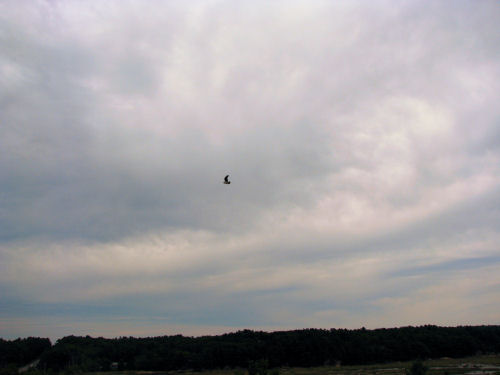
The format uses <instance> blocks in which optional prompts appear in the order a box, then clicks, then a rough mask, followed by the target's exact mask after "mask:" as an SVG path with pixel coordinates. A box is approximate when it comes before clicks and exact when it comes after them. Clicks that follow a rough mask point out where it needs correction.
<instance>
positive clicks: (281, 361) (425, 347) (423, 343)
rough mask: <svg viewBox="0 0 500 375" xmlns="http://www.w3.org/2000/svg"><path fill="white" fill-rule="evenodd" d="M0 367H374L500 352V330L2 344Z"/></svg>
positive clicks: (297, 333) (344, 331) (254, 333)
mask: <svg viewBox="0 0 500 375" xmlns="http://www.w3.org/2000/svg"><path fill="white" fill-rule="evenodd" d="M0 345H1V346H0V352H1V353H2V356H1V361H2V362H1V364H2V366H6V365H8V364H9V363H15V364H18V365H21V364H25V363H27V362H29V361H31V360H33V359H35V358H37V357H39V358H40V361H39V363H38V367H39V368H40V369H44V370H52V371H61V370H65V369H78V370H81V371H103V370H111V369H118V370H157V371H158V370H162V371H168V370H180V369H195V370H201V369H215V368H224V367H231V368H237V367H241V368H246V367H248V365H249V363H252V362H255V361H260V360H264V361H266V363H267V364H268V366H269V367H280V366H298V367H309V366H321V365H325V364H332V365H333V364H336V363H341V364H346V365H348V364H349V365H354V364H370V363H383V362H392V361H407V360H414V359H419V358H420V359H427V358H439V357H455V358H459V357H464V356H468V355H475V354H478V353H498V352H500V326H464V327H462V326H461V327H438V326H431V325H427V326H421V327H402V328H390V329H374V330H368V329H364V328H362V329H355V330H348V329H329V330H327V329H302V330H294V331H278V332H261V331H251V330H243V331H238V332H234V333H228V334H224V335H219V336H203V337H186V336H181V335H176V336H160V337H148V338H134V337H120V338H115V339H107V338H102V337H100V338H92V337H90V336H86V337H77V336H67V337H64V338H62V339H60V340H58V341H57V342H56V343H55V344H54V345H53V346H50V341H49V339H35V338H29V339H18V340H14V341H5V340H1V341H0Z"/></svg>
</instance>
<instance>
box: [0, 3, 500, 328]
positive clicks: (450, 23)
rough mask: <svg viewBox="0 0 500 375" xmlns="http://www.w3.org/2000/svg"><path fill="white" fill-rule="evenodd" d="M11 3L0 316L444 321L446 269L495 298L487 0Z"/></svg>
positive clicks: (1, 163) (1, 100) (3, 119)
mask: <svg viewBox="0 0 500 375" xmlns="http://www.w3.org/2000/svg"><path fill="white" fill-rule="evenodd" d="M0 14H2V15H1V16H0V17H1V22H0V25H1V26H0V56H1V57H0V87H1V91H0V124H1V126H0V153H1V157H0V260H1V261H2V262H1V266H0V269H1V271H2V272H1V276H0V284H1V285H2V286H3V288H2V289H3V290H4V291H3V292H2V293H3V296H2V297H3V298H5V300H6V301H9V303H8V305H9V306H8V307H6V308H5V309H4V310H2V311H1V314H2V315H1V316H3V317H5V319H13V318H12V316H13V315H23V316H26V317H28V318H29V319H31V320H30V321H31V322H36V321H37V317H42V316H46V315H47V314H50V313H51V311H54V310H59V311H64V312H65V313H64V314H62V315H65V314H66V315H65V316H67V317H68V319H69V320H71V317H72V316H73V317H74V319H76V320H77V319H80V318H81V317H79V316H78V314H77V312H76V311H77V310H79V309H81V310H83V311H88V312H89V313H91V315H92V316H94V317H95V320H94V322H95V323H96V324H97V322H103V321H104V320H106V319H107V318H106V317H109V316H110V315H114V314H117V313H118V311H128V314H129V315H128V317H127V316H124V317H123V319H125V320H127V319H128V321H129V322H130V320H132V321H133V320H134V319H133V318H132V316H140V319H138V320H137V321H136V323H137V327H138V328H137V329H138V332H139V331H140V330H141V329H142V328H144V327H143V326H142V324H143V323H144V321H145V320H147V324H146V323H144V324H146V325H147V329H154V328H153V327H154V326H155V324H156V323H154V322H153V318H152V317H153V316H155V317H161V319H166V320H162V322H165V321H166V322H168V324H170V325H171V326H172V327H184V329H187V328H186V327H187V326H188V325H192V326H198V327H199V331H200V332H202V331H203V332H206V330H207V329H210V327H217V330H218V329H220V328H221V327H243V326H253V327H276V326H280V327H296V326H307V325H308V324H309V323H310V324H312V325H317V326H325V325H332V326H335V325H337V326H339V325H344V326H356V325H359V326H362V325H365V326H369V324H372V325H373V326H378V325H384V324H385V325H387V324H391V325H396V324H399V323H401V324H406V323H407V324H412V322H413V323H418V322H419V319H424V318H426V319H428V320H429V322H437V323H439V322H443V323H446V319H445V317H444V316H443V315H441V314H440V313H438V312H437V311H434V310H433V309H432V308H429V309H426V308H425V306H426V304H428V305H429V306H434V305H433V303H434V302H433V301H434V296H435V295H436V293H438V291H439V292H440V291H443V290H448V289H447V288H450V285H451V284H450V281H449V280H453V281H454V282H458V283H462V284H461V285H462V286H463V287H464V292H463V293H462V294H454V295H453V296H452V297H453V298H451V297H450V300H447V302H446V303H448V304H449V306H454V305H456V304H463V305H464V306H469V295H470V293H472V291H474V293H477V294H481V295H483V296H484V298H490V300H493V301H494V302H493V304H495V306H496V305H497V304H498V302H499V301H500V300H499V298H498V294H497V293H495V292H494V290H493V289H491V288H492V285H498V282H500V281H499V280H498V279H497V277H496V276H493V273H490V275H488V273H487V272H486V273H485V272H484V269H483V268H484V267H482V266H483V265H484V266H486V264H485V263H484V262H486V261H488V260H495V259H498V248H497V245H496V243H498V242H497V240H498V225H497V224H496V223H498V222H500V221H499V220H498V209H497V208H496V207H498V197H499V196H498V191H499V190H498V189H499V186H500V180H499V176H500V173H499V165H500V163H499V160H500V150H499V148H498V146H499V144H500V143H499V142H498V141H499V137H498V124H497V122H498V117H499V110H498V109H497V107H498V106H497V103H498V99H499V94H498V93H499V92H500V90H499V89H500V87H499V86H500V80H499V77H500V69H499V65H498V58H499V52H500V51H499V48H498V47H497V46H498V45H500V33H499V32H498V31H497V29H498V27H497V24H498V19H499V17H500V7H499V6H498V5H497V4H496V3H495V2H488V1H484V2H479V3H478V2H474V3H472V2H459V3H457V2H454V3H453V6H450V4H449V3H448V2H442V3H436V4H424V3H421V2H418V1H415V2H405V3H394V2H384V1H380V2H377V3H376V4H373V5H372V4H367V3H365V2H350V3H347V4H341V3H338V4H328V3H321V2H313V3H307V4H306V3H305V2H302V1H295V2H291V3H290V2H287V3H286V4H285V3H284V2H275V3H272V4H268V3H265V2H261V3H234V2H224V1H220V2H218V1H216V2H210V1H199V2H193V3H190V4H188V5H186V4H182V3H180V2H179V3H175V2H170V3H162V2H151V3H148V4H141V3H138V2H129V3H127V4H123V3H121V2H106V3H97V2H89V3H86V4H80V3H78V2H73V1H64V2H63V1H61V2H44V1H40V2H36V3H28V2H16V4H15V5H14V4H13V3H12V4H11V3H9V2H5V3H3V4H2V5H0ZM228 173H229V174H231V179H232V184H231V185H229V186H224V185H223V184H222V178H223V176H224V175H225V174H228ZM490 263H491V262H490ZM478 265H479V266H481V267H478ZM497 266H498V265H497V264H496V262H493V263H491V264H490V266H489V267H486V269H488V270H491V269H495V268H498V267H497ZM439 270H443V272H444V271H446V272H447V273H449V274H450V279H446V280H443V279H440V278H436V277H434V276H435V274H436V273H438V272H439ZM462 271H463V272H462ZM464 273H465V274H467V275H478V274H481V278H478V280H481V282H483V284H482V286H481V284H480V282H479V281H477V282H476V281H472V276H471V278H470V279H467V280H465V281H464V280H462V279H460V280H459V276H460V275H462V274H464ZM405 274H406V275H408V277H407V278H404V277H395V275H401V276H404V275H405ZM419 275H423V276H425V277H427V278H425V277H424V278H422V279H421V278H419V277H417V276H419ZM395 279H398V280H397V281H395ZM402 279H405V281H402ZM332 285H335V287H333V288H332ZM366 285H369V286H368V287H367V286H366ZM468 288H470V289H468ZM158 296H161V299H162V300H164V301H165V303H164V304H162V303H159V302H158V300H159V298H158ZM405 298H406V299H405ZM482 298H483V297H482ZM139 300H140V304H141V306H145V307H144V309H143V310H142V312H139V311H135V310H134V308H133V305H134V304H135V303H136V302H137V303H138V302H139ZM103 301H109V304H105V303H103ZM175 301H176V302H175ZM196 301H198V302H196ZM241 301H245V303H242V302H241ZM384 303H386V304H387V308H385V307H384ZM443 303H444V302H443ZM174 305H175V306H176V307H175V308H174V307H172V306H174ZM257 306H268V307H267V309H266V310H264V311H261V310H260V308H257ZM435 306H436V309H437V307H438V306H439V307H442V305H440V303H437V302H436V305H435ZM391 307H392V308H393V309H394V310H393V311H394V313H392V314H388V311H389V309H390V308H391ZM410 307H413V308H414V310H415V311H416V312H418V311H421V312H423V314H422V318H419V317H418V315H417V314H416V313H413V312H412V310H411V309H410ZM463 311H468V310H467V308H464V310H463ZM424 312H425V313H424ZM141 314H142V315H141ZM464 314H465V315H463V316H457V317H456V319H455V320H450V321H449V323H450V324H452V323H453V322H458V323H460V322H469V321H470V317H471V316H469V315H467V314H466V313H464ZM125 315H126V314H125ZM476 316H477V319H479V320H477V323H483V322H493V321H495V319H497V318H498V317H497V316H494V315H488V314H487V313H486V312H485V313H484V314H479V315H476ZM167 317H171V318H167ZM39 319H40V320H39V321H42V320H43V319H42V318H39ZM61 319H62V320H63V317H62V316H61ZM141 319H142V320H141ZM148 319H149V320H148ZM391 319H392V320H391ZM43 321H46V322H47V323H46V324H47V325H54V324H56V323H54V322H53V321H50V322H49V321H48V320H43ZM139 321H141V322H142V323H140V322H139ZM391 322H393V323H391ZM365 323H369V324H365ZM13 324H14V323H13ZM15 324H17V326H19V323H15ZM23 324H27V323H26V322H24V323H23ZM30 324H31V323H30ZM132 325H133V324H132ZM33 326H36V327H38V328H36V329H39V330H43V329H42V328H40V327H39V326H38V325H37V324H35V323H33ZM81 327H86V328H87V329H88V324H87V325H86V324H83V323H82V324H81ZM116 327H117V328H116V330H115V331H113V332H118V331H119V330H120V329H121V328H120V327H121V326H120V325H117V326H116ZM82 329H84V328H82ZM144 329H146V328H144ZM214 329H215V328H214ZM59 331H60V332H66V331H65V330H64V329H59ZM189 331H190V332H192V330H189ZM9 332H15V330H12V331H9ZM19 332H20V331H19ZM140 332H144V331H140ZM10 334H14V333H9V335H10Z"/></svg>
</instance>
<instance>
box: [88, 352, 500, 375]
mask: <svg viewBox="0 0 500 375" xmlns="http://www.w3.org/2000/svg"><path fill="white" fill-rule="evenodd" d="M423 363H424V365H425V366H426V367H427V368H428V371H427V375H461V374H470V375H483V374H484V375H500V355H480V356H474V357H466V358H441V359H430V360H426V361H424V362H423ZM412 364H413V362H412V361H409V362H392V363H384V364H374V365H365V366H321V367H309V368H301V367H282V368H279V369H269V370H267V375H278V374H279V375H406V374H408V372H409V370H410V368H411V366H412ZM111 374H113V375H248V371H247V369H223V370H210V371H201V372H199V371H198V372H195V371H170V372H168V373H165V372H154V371H114V372H98V373H95V372H94V373H89V374H88V375H111Z"/></svg>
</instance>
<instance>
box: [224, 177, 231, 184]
mask: <svg viewBox="0 0 500 375" xmlns="http://www.w3.org/2000/svg"><path fill="white" fill-rule="evenodd" d="M224 183H225V184H226V185H229V184H230V183H231V181H229V175H227V176H226V177H224Z"/></svg>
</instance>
